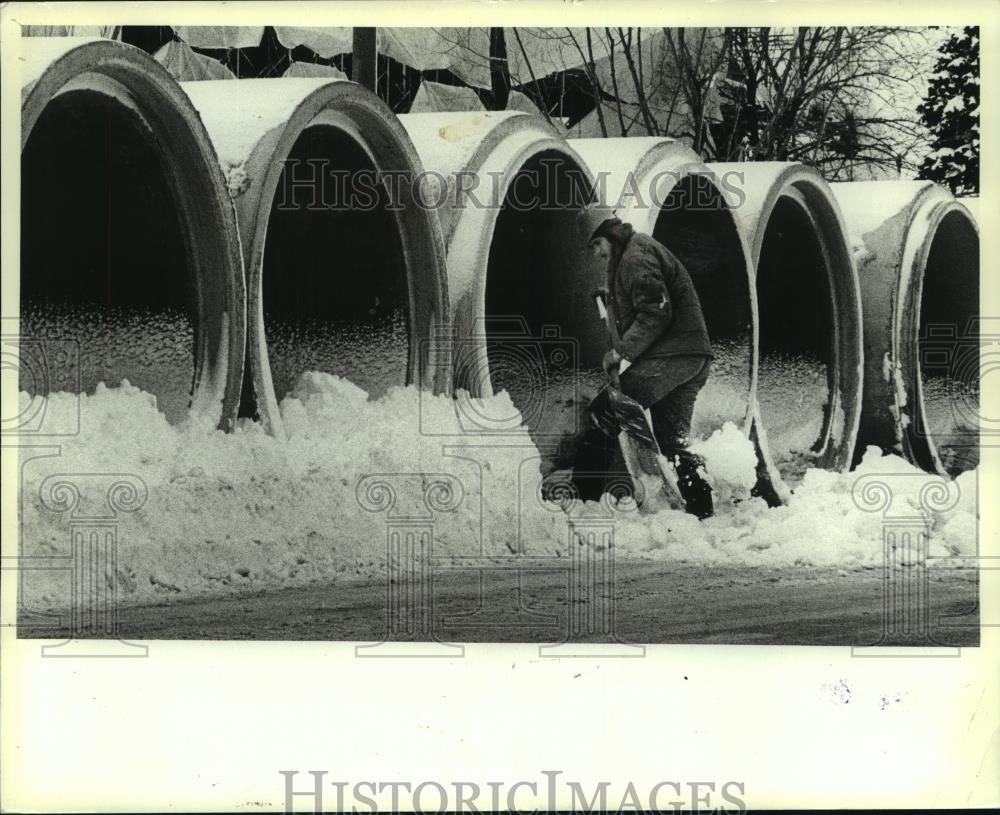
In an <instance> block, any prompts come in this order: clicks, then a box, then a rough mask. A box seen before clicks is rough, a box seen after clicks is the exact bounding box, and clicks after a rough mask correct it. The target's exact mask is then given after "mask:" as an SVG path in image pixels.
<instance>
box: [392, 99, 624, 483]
mask: <svg viewBox="0 0 1000 815" xmlns="http://www.w3.org/2000/svg"><path fill="white" fill-rule="evenodd" d="M400 120H401V121H402V123H403V126H404V127H405V128H406V130H407V132H408V133H409V134H410V137H411V138H412V139H413V143H414V145H416V148H417V152H418V153H419V154H420V158H421V160H422V161H423V164H424V166H425V167H426V168H427V170H428V171H429V172H433V173H434V174H435V175H434V176H433V177H434V178H435V179H436V180H437V182H438V184H439V185H440V186H441V194H440V196H439V200H438V203H440V206H439V207H438V212H439V214H440V218H441V223H442V228H443V232H444V235H445V241H446V243H447V251H448V287H449V294H450V298H451V310H452V317H453V321H454V322H453V332H454V333H453V336H452V341H453V348H454V351H453V355H452V356H453V362H454V381H455V387H456V388H458V389H460V391H466V392H468V393H469V394H471V395H472V396H473V397H476V396H483V395H490V394H493V393H494V392H499V391H507V392H508V393H509V394H510V397H511V400H512V402H513V404H514V406H515V408H517V410H518V411H519V412H520V416H521V418H522V419H523V421H524V422H525V424H526V425H527V427H528V428H529V432H530V433H531V435H532V437H533V439H534V440H535V442H536V444H537V445H538V446H539V448H540V450H541V452H542V470H543V472H545V471H547V470H551V469H552V468H555V467H560V466H568V465H569V464H570V462H571V457H572V453H571V452H570V451H569V450H568V449H567V445H571V444H572V440H573V438H574V437H575V436H576V431H577V430H578V429H579V428H580V420H581V418H582V412H583V409H584V408H585V406H586V405H587V403H589V401H590V399H591V398H593V396H594V395H595V394H596V392H597V389H598V388H599V387H600V385H601V384H602V383H603V375H602V373H601V371H600V360H601V356H602V355H603V353H604V351H605V349H606V338H605V333H604V327H603V323H602V322H601V320H600V318H599V316H598V314H597V310H596V307H595V304H594V302H593V300H592V299H591V297H590V292H592V291H593V289H594V288H596V287H597V286H598V285H600V284H601V281H600V280H599V279H598V278H591V277H588V275H587V265H586V264H585V263H584V262H583V261H584V259H585V256H584V254H583V252H582V247H581V243H580V235H579V224H578V218H577V216H578V214H579V212H580V211H581V210H582V209H583V208H584V207H585V206H586V204H587V202H588V201H589V200H590V199H591V195H592V189H591V184H590V178H589V173H588V171H587V169H586V165H585V164H584V162H583V161H582V160H581V159H580V157H579V156H578V155H577V154H576V153H575V152H574V151H573V149H572V147H570V146H569V145H568V144H567V143H566V141H565V140H564V139H563V138H562V137H561V136H560V135H559V134H558V133H557V132H556V131H555V129H554V128H552V127H551V126H550V125H548V124H547V123H546V122H545V121H544V120H543V119H541V118H539V117H536V116H531V115H528V114H524V113H514V112H502V113H419V114H409V115H405V116H401V117H400ZM458 396H459V399H463V398H464V396H463V394H462V393H461V392H460V393H459V394H458ZM477 410H478V407H477V406H476V405H475V404H473V403H471V402H465V406H464V407H463V408H462V413H463V415H465V416H466V418H467V419H468V421H469V423H470V424H471V426H472V427H474V428H476V429H477V430H481V431H485V432H493V431H494V430H499V429H503V428H504V427H506V426H507V425H508V424H509V423H510V422H511V421H516V420H517V417H516V416H499V415H497V416H494V415H489V416H486V415H481V414H479V413H477Z"/></svg>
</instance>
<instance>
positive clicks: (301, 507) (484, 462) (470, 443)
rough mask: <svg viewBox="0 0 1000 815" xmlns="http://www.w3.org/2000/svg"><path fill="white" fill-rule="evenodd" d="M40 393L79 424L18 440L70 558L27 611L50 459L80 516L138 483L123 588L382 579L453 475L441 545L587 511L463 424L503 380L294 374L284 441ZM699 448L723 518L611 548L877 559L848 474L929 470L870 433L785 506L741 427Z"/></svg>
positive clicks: (913, 485) (783, 561)
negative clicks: (379, 384)
mask: <svg viewBox="0 0 1000 815" xmlns="http://www.w3.org/2000/svg"><path fill="white" fill-rule="evenodd" d="M21 398H22V402H23V406H27V405H28V403H29V402H30V403H31V404H32V407H33V409H34V408H37V406H38V404H37V403H38V400H39V397H35V399H34V401H33V402H32V399H31V397H29V396H28V394H26V393H24V394H22V395H21ZM44 401H45V404H44V409H45V410H46V411H47V416H46V423H47V426H49V427H54V426H57V425H60V424H62V425H64V426H66V427H73V426H74V425H75V422H76V416H77V411H78V410H79V415H80V432H79V434H78V435H77V436H74V437H67V438H62V439H59V444H60V445H61V453H60V454H59V455H58V456H49V457H36V458H31V459H29V458H28V455H29V454H27V453H25V454H24V460H23V462H22V467H21V470H22V473H23V492H22V501H21V511H22V517H21V519H22V522H23V525H22V530H23V534H22V541H21V546H22V551H21V554H22V556H27V557H36V558H63V560H58V561H53V563H54V565H56V566H58V567H59V568H53V569H51V570H44V569H39V570H31V571H26V572H25V573H24V581H23V587H22V591H23V593H24V594H23V598H24V602H25V604H26V606H27V607H29V608H42V607H45V606H64V605H66V604H67V602H68V597H69V596H70V595H69V588H68V583H69V572H68V564H67V562H66V561H65V559H64V558H65V556H66V555H67V554H69V551H70V549H69V535H70V531H69V520H70V517H69V515H70V513H67V512H61V513H60V512H55V511H52V509H50V508H47V507H46V506H44V505H43V502H42V498H41V494H40V493H41V488H42V484H43V482H44V480H45V478H46V477H47V476H49V475H52V474H91V475H67V476H65V478H66V479H67V480H71V481H74V482H75V483H77V484H78V485H79V489H80V491H81V493H82V494H83V496H84V498H83V500H82V502H81V506H80V507H79V509H78V510H77V512H78V513H83V514H99V513H100V512H101V511H102V506H103V505H102V502H103V501H104V496H105V493H106V490H107V487H108V478H109V476H108V475H107V474H131V475H134V476H138V477H139V478H141V479H142V481H143V482H145V485H146V487H147V488H148V500H147V501H146V503H145V505H144V506H142V507H141V508H139V509H137V510H136V511H134V512H131V513H121V514H119V516H118V523H119V526H118V532H119V545H118V564H117V566H118V567H117V571H116V573H115V574H114V575H108V579H109V580H114V581H115V582H116V583H117V586H118V600H119V602H122V603H129V602H149V601H150V600H154V599H158V598H162V597H165V596H173V595H180V596H189V595H191V594H196V593H214V592H229V591H233V590H236V589H240V588H251V587H254V588H261V587H266V586H272V587H279V586H289V585H296V584H301V583H305V582H310V581H317V580H326V581H331V580H335V579H337V578H338V577H345V576H361V577H366V578H369V579H373V580H381V579H384V576H385V555H386V524H387V521H392V520H397V521H401V522H402V523H403V524H404V526H405V525H406V524H410V526H412V521H411V520H406V519H412V518H414V517H417V516H421V514H423V515H427V510H426V505H425V503H424V497H425V495H427V494H428V490H431V489H432V487H433V484H434V483H435V482H446V483H449V484H450V485H451V488H452V493H451V494H450V495H449V494H448V493H447V490H445V491H444V492H441V491H440V490H438V491H437V492H436V493H435V495H436V497H437V498H438V499H439V501H438V506H437V508H436V510H435V511H434V513H433V516H428V518H429V520H428V522H429V523H432V524H433V529H434V543H433V547H434V548H433V554H434V555H435V556H467V555H472V556H477V555H486V556H488V557H500V558H511V557H512V552H515V551H523V552H527V553H530V554H535V555H556V554H565V553H566V550H567V543H568V541H570V540H572V537H571V529H570V523H571V522H575V523H579V522H580V521H581V513H582V514H589V513H593V512H597V511H599V507H598V505H596V504H588V505H586V506H585V507H582V508H580V507H577V508H575V509H572V510H571V511H570V514H569V515H567V514H566V513H564V512H563V511H562V510H560V509H559V508H558V507H557V506H556V505H555V504H552V503H545V502H543V501H542V500H541V499H540V498H539V497H538V490H539V485H540V478H541V476H540V472H539V459H540V456H539V453H538V450H537V449H536V447H535V446H534V444H533V442H532V440H531V438H530V436H529V435H528V432H527V430H526V429H525V428H524V427H523V426H520V425H519V423H518V422H516V421H514V422H507V423H506V424H505V427H504V432H502V433H500V434H498V435H491V434H484V433H477V432H475V421H470V418H471V419H475V417H476V416H479V417H482V416H492V417H516V416H517V413H516V409H515V408H514V406H513V404H512V403H511V401H510V398H509V396H508V395H507V394H506V393H505V392H504V393H500V394H499V395H497V396H495V397H492V398H491V399H489V400H474V399H469V398H468V397H467V396H464V397H463V399H462V400H452V399H449V398H448V397H444V396H431V395H429V394H427V393H421V392H419V391H418V390H416V389H415V388H413V387H405V388H403V387H398V388H392V389H390V390H389V391H388V392H387V393H386V394H385V395H384V396H382V397H381V398H379V399H377V400H372V399H369V397H368V395H367V394H366V393H365V391H363V390H362V389H360V388H358V387H357V386H355V385H353V384H351V383H350V382H348V381H346V380H344V379H340V378H338V377H336V376H332V375H328V374H319V373H309V374H304V375H303V376H302V377H301V378H300V379H299V381H298V382H297V384H296V387H295V389H294V391H293V392H291V393H290V394H289V395H288V397H286V398H285V399H284V400H283V401H282V403H281V405H280V409H281V413H282V418H283V421H284V425H285V428H286V431H287V434H288V438H287V439H286V440H277V439H274V438H272V437H269V436H267V435H266V434H265V433H264V432H263V431H262V430H261V429H260V427H259V426H258V425H256V424H254V423H253V422H249V421H242V422H241V423H240V424H239V426H238V427H237V429H236V430H235V431H234V432H233V433H230V434H224V433H221V432H219V431H217V430H215V429H214V428H210V427H204V426H197V425H192V424H187V425H182V426H174V425H170V424H169V423H168V422H167V421H166V419H165V417H164V416H163V415H162V414H161V413H159V412H158V410H157V407H156V403H155V398H154V397H152V396H150V395H149V394H147V393H144V392H142V391H141V390H139V389H138V388H135V387H132V386H131V385H129V384H128V383H127V382H123V383H122V385H121V387H118V388H113V389H112V388H106V387H104V386H103V385H101V386H98V388H97V389H96V392H95V393H94V394H93V395H92V396H79V397H78V396H76V395H71V394H65V393H60V394H53V395H51V396H50V397H49V398H48V399H46V400H44ZM456 406H458V407H456ZM473 410H474V411H475V415H473V413H472V412H471V411H473ZM490 426H491V427H493V428H495V427H497V426H498V425H497V424H493V425H490ZM470 428H471V429H472V430H471V432H470ZM695 449H696V451H697V452H698V453H699V454H701V455H702V456H703V457H704V458H705V461H706V470H707V475H708V477H709V479H710V480H711V481H712V484H713V487H714V488H715V490H716V499H717V514H716V516H715V517H713V518H711V519H709V520H707V521H704V522H699V521H698V520H697V519H695V518H693V517H692V516H689V515H686V514H684V513H680V512H672V511H664V512H659V513H656V514H642V513H637V512H635V511H634V510H633V511H622V512H618V513H616V516H617V523H616V526H615V534H616V544H615V545H616V547H617V551H618V553H619V555H620V556H623V557H627V556H633V557H642V558H656V559H670V560H676V561H689V562H698V563H715V562H718V563H727V564H732V563H742V564H747V565H771V566H773V565H791V564H838V565H842V566H846V567H849V566H851V565H857V566H859V567H868V566H874V565H880V564H881V562H882V549H881V547H882V544H881V524H882V516H881V514H879V513H870V512H863V511H862V510H861V509H859V507H858V506H857V505H856V504H855V502H854V499H853V498H852V488H853V486H854V482H855V481H856V479H857V478H858V477H859V476H860V475H865V474H879V473H881V474H886V480H887V483H890V484H891V487H892V489H893V491H894V493H895V495H896V500H898V501H902V502H904V504H906V505H907V506H910V505H913V504H914V502H915V501H916V496H918V495H919V491H920V489H921V487H922V485H924V484H926V483H927V481H928V479H929V478H931V477H929V476H924V475H922V474H920V473H919V472H918V471H916V470H914V468H912V467H910V466H909V465H908V464H906V463H905V462H903V461H902V460H901V459H898V458H895V457H883V456H881V455H880V454H879V452H878V451H876V450H874V449H870V450H869V451H868V453H867V455H866V456H865V458H864V461H863V463H862V464H861V466H860V468H859V469H858V471H856V472H855V473H851V474H843V475H841V474H834V473H828V472H823V471H817V470H809V471H808V472H807V473H806V475H805V478H804V479H803V481H802V484H801V485H800V487H799V488H798V489H797V490H796V492H795V494H794V496H793V497H792V500H791V503H790V504H789V505H788V506H785V507H779V508H775V509H769V508H768V507H767V506H766V505H765V504H764V502H763V501H761V500H760V499H757V498H750V497H749V489H750V486H751V485H752V484H753V481H754V470H755V465H756V460H755V458H754V455H753V448H752V445H751V443H750V442H749V441H748V440H747V439H746V438H744V437H743V436H742V434H741V433H739V431H738V430H737V429H736V427H735V426H734V425H732V424H729V425H727V426H725V427H724V428H722V429H721V430H719V431H717V432H716V433H714V434H712V435H711V436H710V437H709V438H708V439H706V440H704V441H702V442H700V443H698V444H697V445H695ZM366 477H368V482H364V483H366V484H369V483H370V482H371V481H373V480H374V481H376V482H377V481H381V482H384V483H386V484H388V485H389V489H390V490H391V491H392V492H393V493H394V494H395V498H396V501H395V504H394V505H393V506H391V507H390V506H389V505H387V504H383V505H381V506H380V505H379V500H380V498H383V497H385V495H387V493H386V492H385V491H384V490H381V487H379V486H378V485H377V484H376V485H375V486H374V487H370V488H365V489H360V490H359V482H361V481H362V479H365V478H366ZM974 479H975V475H974V474H973V473H967V474H965V475H963V476H962V477H960V478H959V479H958V481H957V482H955V484H956V485H957V486H958V488H959V489H960V490H961V499H960V501H959V502H958V505H957V506H956V507H955V508H953V509H950V510H948V511H947V512H941V513H937V514H933V515H932V517H931V535H932V538H931V553H932V554H936V555H949V554H971V553H973V551H974V546H975V529H976V515H975V509H976V508H975V480H974ZM907 502H908V503H907ZM363 504H367V507H366V506H363ZM441 505H445V506H441ZM622 509H624V507H622ZM606 511H607V510H606ZM36 562H38V561H36Z"/></svg>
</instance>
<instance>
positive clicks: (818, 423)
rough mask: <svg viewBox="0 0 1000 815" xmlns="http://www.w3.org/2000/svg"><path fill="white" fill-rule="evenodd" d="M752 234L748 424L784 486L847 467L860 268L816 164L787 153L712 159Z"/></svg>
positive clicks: (855, 412) (859, 356) (859, 350)
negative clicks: (753, 340) (787, 158)
mask: <svg viewBox="0 0 1000 815" xmlns="http://www.w3.org/2000/svg"><path fill="white" fill-rule="evenodd" d="M709 167H711V168H712V169H713V170H714V171H715V173H716V174H717V175H719V176H720V177H723V178H725V179H726V188H727V189H729V190H731V191H732V193H733V195H734V211H735V212H736V215H737V219H738V220H739V222H740V224H741V226H742V227H743V229H744V231H745V234H746V235H747V237H748V240H749V243H750V250H751V257H752V258H753V263H754V268H755V280H756V290H757V309H758V319H759V322H758V348H757V350H758V368H757V383H756V385H757V386H756V406H755V416H754V419H753V422H754V425H755V426H756V427H758V428H759V434H760V441H761V444H762V446H763V447H764V448H765V449H766V450H768V451H769V458H770V460H771V461H773V462H774V464H775V467H776V472H775V473H773V474H772V475H773V476H780V478H781V479H782V480H783V481H784V483H785V485H786V486H794V485H795V483H796V482H797V481H799V480H800V479H801V477H802V475H803V474H804V473H805V470H806V468H807V467H820V468H824V469H830V470H838V471H843V470H847V469H849V468H850V467H851V464H852V461H853V456H854V448H855V438H856V435H857V428H858V422H859V420H860V416H861V378H862V364H863V345H862V319H861V300H860V293H859V291H860V290H859V284H858V274H857V269H856V267H855V263H854V258H853V256H852V254H851V251H850V248H849V246H848V242H847V237H846V229H845V226H844V220H843V216H842V215H841V212H840V208H839V207H838V206H837V201H836V200H835V199H834V197H833V194H832V193H831V192H830V188H829V186H828V185H827V184H826V182H825V181H823V179H822V177H821V176H820V174H819V173H818V172H817V171H816V170H814V169H812V168H809V167H805V166H802V165H800V164H793V163H779V162H744V163H732V164H725V163H720V164H709Z"/></svg>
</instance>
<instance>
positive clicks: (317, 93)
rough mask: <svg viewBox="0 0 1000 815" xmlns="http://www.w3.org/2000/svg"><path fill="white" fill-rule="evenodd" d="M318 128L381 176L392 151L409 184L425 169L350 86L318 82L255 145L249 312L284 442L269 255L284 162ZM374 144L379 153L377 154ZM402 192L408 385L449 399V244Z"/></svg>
mask: <svg viewBox="0 0 1000 815" xmlns="http://www.w3.org/2000/svg"><path fill="white" fill-rule="evenodd" d="M257 81H258V82H280V81H282V80H280V79H271V80H257ZM317 126H330V127H334V128H336V129H339V130H341V131H342V132H343V133H345V134H346V135H347V136H348V137H350V138H351V139H353V140H355V142H356V143H357V144H358V146H359V147H360V148H361V149H362V150H364V152H365V153H366V154H367V155H368V156H369V157H370V158H371V159H372V162H373V165H374V166H375V169H376V170H377V171H382V170H385V169H387V168H388V166H389V165H390V162H388V161H386V157H387V156H388V154H389V153H390V152H392V151H393V150H395V151H396V152H397V155H398V156H399V160H400V162H401V163H402V164H403V165H405V166H403V167H402V168H401V169H403V170H404V171H405V172H407V173H408V174H409V177H410V178H414V177H416V176H417V175H418V174H420V173H421V172H422V171H423V165H422V164H421V163H420V159H419V157H418V155H417V152H416V149H415V148H414V147H413V144H412V142H411V141H410V139H409V137H408V136H407V134H406V132H405V130H404V129H403V128H402V126H401V125H400V124H399V122H398V120H397V119H396V117H395V114H393V113H392V111H391V110H390V109H389V107H388V106H387V105H386V104H385V103H384V102H382V101H381V100H380V99H378V97H376V96H374V95H373V94H371V93H370V92H369V91H367V90H365V89H363V88H361V87H360V86H359V85H356V84H355V83H353V82H347V81H336V80H330V81H318V82H317V87H316V89H315V90H313V91H311V92H310V93H308V94H307V95H306V96H305V97H304V98H303V99H302V100H301V101H300V102H299V104H298V105H297V106H296V107H295V110H294V111H293V112H292V114H291V115H290V116H289V117H288V118H287V119H286V120H285V121H284V122H283V123H282V124H281V125H279V127H278V128H277V130H278V132H277V133H275V132H274V131H272V132H270V133H268V134H265V135H264V136H263V137H262V138H261V139H260V140H259V141H258V142H257V143H256V144H255V145H254V146H253V148H252V150H251V152H250V155H249V157H248V158H247V160H246V162H245V163H246V165H254V166H257V167H262V168H265V169H263V171H262V172H261V174H260V180H259V183H255V184H253V185H252V187H251V189H252V190H253V192H252V193H250V194H244V195H241V196H240V197H239V198H237V209H238V211H239V213H240V215H241V218H240V222H241V223H243V224H245V225H246V226H245V230H246V231H247V232H249V233H250V234H249V235H244V236H243V241H244V245H245V248H244V252H245V255H246V257H247V258H248V262H247V273H246V275H247V289H248V307H249V310H250V313H251V317H252V319H250V320H249V326H248V331H247V335H248V342H249V344H250V354H249V357H250V364H251V370H252V375H253V378H254V384H255V391H256V398H257V409H258V412H259V415H260V419H261V422H262V424H263V425H264V427H265V430H266V431H267V432H268V433H270V434H272V435H275V436H278V437H283V436H284V435H285V431H284V424H283V422H282V419H281V413H280V410H279V407H278V400H277V396H276V394H275V391H274V383H273V380H272V377H271V366H270V359H269V355H268V350H267V337H266V329H265V325H264V302H263V300H264V289H263V285H264V284H263V275H264V268H263V266H264V250H265V245H266V242H267V230H268V225H269V222H270V215H271V207H272V205H273V202H274V199H275V195H276V193H277V189H278V185H279V183H280V181H281V177H282V172H283V170H284V161H285V159H286V158H287V157H288V155H289V154H290V152H291V151H292V149H293V147H294V145H295V144H296V142H297V141H298V139H299V138H300V137H301V136H302V135H303V133H305V131H306V130H308V129H309V128H311V127H317ZM373 146H374V147H375V148H376V149H374V150H373V149H372V148H373ZM398 189H399V191H400V192H401V196H400V200H399V201H394V202H393V203H401V204H402V205H403V206H402V208H401V209H400V210H399V211H396V212H395V213H394V217H395V220H396V223H397V226H398V227H399V235H400V240H401V243H402V250H403V256H404V265H405V268H406V276H407V291H408V309H409V313H408V331H409V348H408V351H407V353H408V359H407V380H406V381H407V384H414V383H416V384H418V385H419V386H421V387H429V388H430V389H431V390H432V391H433V392H434V393H450V378H449V377H448V376H446V375H445V372H446V371H447V370H448V369H449V365H450V359H449V356H448V346H447V344H446V343H443V342H440V340H439V336H440V334H441V330H440V326H441V325H444V324H445V323H446V320H447V315H448V283H447V276H446V274H445V272H444V268H445V260H444V258H445V249H444V240H443V238H442V236H441V229H440V225H439V223H438V221H437V218H436V217H435V216H434V215H433V214H432V213H431V212H430V211H429V210H428V209H427V208H425V207H422V206H420V205H418V204H417V203H416V202H415V201H414V200H413V191H412V189H411V188H410V187H409V185H406V184H402V183H401V184H400V185H398ZM406 219H412V220H411V221H410V222H409V223H411V224H413V225H415V226H416V228H414V229H411V228H407V227H405V226H404V221H406ZM421 244H424V245H423V247H422V246H421ZM418 297H419V298H422V299H419V300H418ZM428 298H429V299H428Z"/></svg>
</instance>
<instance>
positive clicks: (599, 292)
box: [590, 287, 608, 305]
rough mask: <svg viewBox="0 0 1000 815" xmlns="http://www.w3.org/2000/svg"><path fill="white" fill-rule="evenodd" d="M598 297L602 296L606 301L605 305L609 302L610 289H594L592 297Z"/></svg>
mask: <svg viewBox="0 0 1000 815" xmlns="http://www.w3.org/2000/svg"><path fill="white" fill-rule="evenodd" d="M598 297H600V298H601V299H602V300H603V301H604V305H607V304H608V290H607V289H605V288H603V287H602V288H600V289H594V290H593V291H592V292H591V293H590V299H591V300H596V299H597V298H598Z"/></svg>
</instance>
